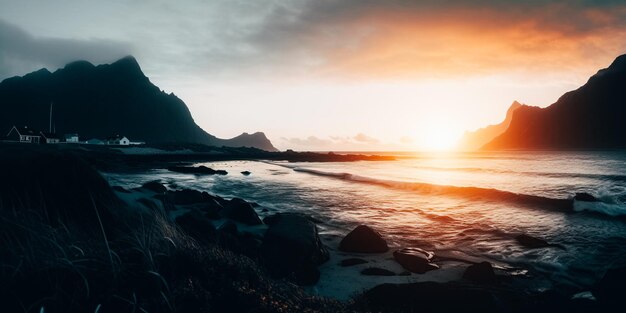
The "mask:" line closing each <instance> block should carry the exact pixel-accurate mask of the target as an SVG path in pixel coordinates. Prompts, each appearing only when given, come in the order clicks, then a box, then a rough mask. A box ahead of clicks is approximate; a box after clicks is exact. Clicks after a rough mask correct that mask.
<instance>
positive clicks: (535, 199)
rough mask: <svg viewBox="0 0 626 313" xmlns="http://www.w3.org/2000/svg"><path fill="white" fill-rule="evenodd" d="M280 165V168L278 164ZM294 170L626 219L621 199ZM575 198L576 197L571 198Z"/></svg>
mask: <svg viewBox="0 0 626 313" xmlns="http://www.w3.org/2000/svg"><path fill="white" fill-rule="evenodd" d="M276 165H278V164H276ZM280 166H284V167H288V168H291V169H292V170H294V171H296V172H302V173H308V174H313V175H318V176H326V177H332V178H337V179H341V180H346V181H353V182H359V183H366V184H370V185H378V186H384V187H388V188H394V189H399V190H407V191H415V192H419V193H421V194H430V195H445V196H456V197H463V198H466V199H471V200H482V201H484V200H488V201H499V202H509V203H516V204H522V205H526V206H532V207H538V208H547V209H552V210H558V211H563V212H570V211H572V210H573V211H577V212H579V211H591V212H597V213H603V214H606V215H609V216H624V215H626V204H624V203H621V201H619V199H617V198H616V197H614V196H609V195H601V196H600V197H599V199H600V202H582V201H575V200H572V197H571V196H568V197H567V198H561V199H559V198H549V197H544V196H537V195H529V194H521V193H515V192H511V191H505V190H499V189H495V188H481V187H469V186H449V185H436V184H428V183H420V182H403V181H394V180H385V179H376V178H371V177H366V176H360V175H355V174H352V173H337V172H326V171H320V170H315V169H311V168H303V167H297V166H289V165H282V164H281V165H280ZM572 196H573V195H572Z"/></svg>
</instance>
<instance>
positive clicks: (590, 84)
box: [483, 55, 626, 150]
mask: <svg viewBox="0 0 626 313" xmlns="http://www.w3.org/2000/svg"><path fill="white" fill-rule="evenodd" d="M624 148H626V55H622V56H619V57H618V58H617V59H615V61H614V62H613V63H612V64H611V65H610V66H609V67H608V68H606V69H602V70H600V71H598V73H597V74H595V75H593V76H592V77H591V78H589V80H588V81H587V83H585V84H584V85H583V86H582V87H580V88H578V89H576V90H573V91H570V92H567V93H565V94H564V95H563V96H561V97H560V98H559V99H558V100H557V101H556V102H555V103H553V104H552V105H550V106H548V107H546V108H538V107H528V106H523V107H520V108H518V109H517V110H515V111H514V112H513V118H512V120H511V123H510V125H509V127H508V128H507V130H506V131H505V132H504V133H502V134H501V135H499V136H498V137H496V138H494V139H493V140H492V141H491V142H489V143H487V144H486V145H485V146H483V149H485V150H503V149H516V150H540V149H545V150H599V149H624Z"/></svg>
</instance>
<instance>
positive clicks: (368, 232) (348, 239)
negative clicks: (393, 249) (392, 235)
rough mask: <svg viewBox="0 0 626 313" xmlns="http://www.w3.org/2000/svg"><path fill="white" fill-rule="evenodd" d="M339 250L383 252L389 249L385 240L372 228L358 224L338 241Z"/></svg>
mask: <svg viewBox="0 0 626 313" xmlns="http://www.w3.org/2000/svg"><path fill="white" fill-rule="evenodd" d="M339 250H341V251H345V252H357V253H384V252H387V251H389V247H388V246H387V242H386V241H385V239H383V237H382V236H381V235H380V234H379V233H378V232H377V231H375V230H374V229H372V228H370V227H369V226H365V225H359V226H357V227H356V228H355V229H354V230H352V231H351V232H350V233H348V234H347V235H346V236H345V237H344V238H343V239H342V240H341V242H340V243H339Z"/></svg>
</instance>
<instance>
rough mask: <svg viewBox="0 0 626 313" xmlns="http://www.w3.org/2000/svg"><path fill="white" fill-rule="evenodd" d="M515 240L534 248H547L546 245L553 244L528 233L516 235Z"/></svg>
mask: <svg viewBox="0 0 626 313" xmlns="http://www.w3.org/2000/svg"><path fill="white" fill-rule="evenodd" d="M515 240H517V242H518V243H519V244H520V245H522V246H524V247H527V248H532V249H536V248H545V247H550V246H551V245H550V244H549V243H548V242H547V241H545V240H543V239H540V238H536V237H533V236H530V235H526V234H521V235H517V236H515Z"/></svg>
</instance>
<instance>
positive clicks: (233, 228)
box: [217, 221, 238, 235]
mask: <svg viewBox="0 0 626 313" xmlns="http://www.w3.org/2000/svg"><path fill="white" fill-rule="evenodd" d="M217 230H218V231H219V232H220V233H228V234H232V235H237V232H238V230H237V224H235V223H233V222H232V221H226V222H224V224H222V225H220V227H219V228H218V229H217Z"/></svg>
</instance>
